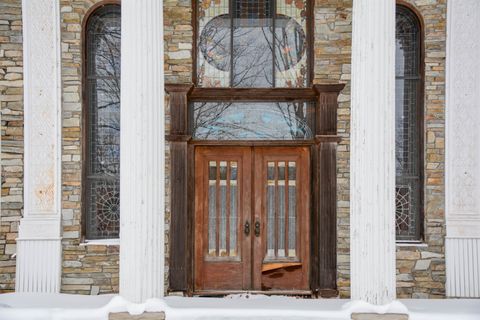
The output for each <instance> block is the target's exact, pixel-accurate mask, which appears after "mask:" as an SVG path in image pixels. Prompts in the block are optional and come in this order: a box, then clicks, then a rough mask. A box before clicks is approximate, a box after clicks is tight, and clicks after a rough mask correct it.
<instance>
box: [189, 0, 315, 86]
mask: <svg viewBox="0 0 480 320" xmlns="http://www.w3.org/2000/svg"><path fill="white" fill-rule="evenodd" d="M306 9H307V1H306V0H305V1H291V0H276V1H274V0H263V1H261V0H258V1H252V0H231V1H228V0H215V1H214V0H202V1H199V5H198V12H197V14H198V43H197V45H198V48H199V50H198V54H197V82H198V86H200V87H247V88H254V87H267V88H268V87H293V88H296V87H305V86H306V85H307V80H308V79H307V49H306V46H307V41H306V38H307V36H306V31H305V30H306V29H307V28H306V16H307V14H306Z"/></svg>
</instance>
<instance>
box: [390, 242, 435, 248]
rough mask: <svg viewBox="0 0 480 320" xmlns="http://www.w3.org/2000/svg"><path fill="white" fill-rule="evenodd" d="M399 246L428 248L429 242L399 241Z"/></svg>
mask: <svg viewBox="0 0 480 320" xmlns="http://www.w3.org/2000/svg"><path fill="white" fill-rule="evenodd" d="M396 246H397V247H400V248H404V247H418V248H427V247H428V244H427V243H425V242H397V244H396Z"/></svg>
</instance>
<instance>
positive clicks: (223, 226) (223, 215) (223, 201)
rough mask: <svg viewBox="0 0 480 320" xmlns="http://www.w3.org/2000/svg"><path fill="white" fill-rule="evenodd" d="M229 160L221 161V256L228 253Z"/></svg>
mask: <svg viewBox="0 0 480 320" xmlns="http://www.w3.org/2000/svg"><path fill="white" fill-rule="evenodd" d="M227 205H229V203H227V161H220V218H219V219H220V234H219V241H220V243H219V247H220V253H219V254H220V257H224V256H226V255H227Z"/></svg>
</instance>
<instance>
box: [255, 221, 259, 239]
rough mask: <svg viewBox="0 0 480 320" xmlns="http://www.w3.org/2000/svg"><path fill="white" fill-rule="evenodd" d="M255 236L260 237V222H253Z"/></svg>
mask: <svg viewBox="0 0 480 320" xmlns="http://www.w3.org/2000/svg"><path fill="white" fill-rule="evenodd" d="M255 236H256V237H260V221H257V222H255Z"/></svg>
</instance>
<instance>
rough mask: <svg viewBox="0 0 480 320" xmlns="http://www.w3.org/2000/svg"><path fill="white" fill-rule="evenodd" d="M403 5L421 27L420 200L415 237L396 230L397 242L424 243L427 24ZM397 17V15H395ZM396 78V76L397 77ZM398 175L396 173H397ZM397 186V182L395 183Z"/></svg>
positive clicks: (400, 4)
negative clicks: (399, 233)
mask: <svg viewBox="0 0 480 320" xmlns="http://www.w3.org/2000/svg"><path fill="white" fill-rule="evenodd" d="M398 7H403V9H406V10H408V11H410V12H411V13H412V14H413V16H415V18H416V22H417V23H418V28H419V48H418V49H419V52H420V55H419V57H418V59H419V61H418V63H419V70H418V72H419V89H418V95H417V101H416V111H417V123H416V126H417V129H418V132H417V134H418V141H419V143H418V154H417V158H418V162H419V182H418V184H419V202H418V211H419V212H418V222H417V224H418V225H417V230H416V234H415V238H413V237H412V238H411V239H408V237H403V239H399V236H398V235H397V232H395V238H396V242H397V243H400V244H403V243H413V244H415V243H422V242H424V241H425V221H424V220H425V187H426V185H425V164H426V159H425V139H426V138H425V137H426V131H425V105H426V104H425V24H424V21H423V18H422V15H421V13H420V11H419V10H418V9H417V8H416V7H415V6H413V5H412V4H410V3H408V2H406V1H404V0H397V1H396V8H398ZM395 17H396V15H395ZM395 37H396V23H395ZM395 78H396V77H395ZM395 176H396V175H395ZM395 188H396V183H395Z"/></svg>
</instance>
